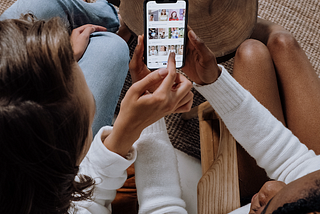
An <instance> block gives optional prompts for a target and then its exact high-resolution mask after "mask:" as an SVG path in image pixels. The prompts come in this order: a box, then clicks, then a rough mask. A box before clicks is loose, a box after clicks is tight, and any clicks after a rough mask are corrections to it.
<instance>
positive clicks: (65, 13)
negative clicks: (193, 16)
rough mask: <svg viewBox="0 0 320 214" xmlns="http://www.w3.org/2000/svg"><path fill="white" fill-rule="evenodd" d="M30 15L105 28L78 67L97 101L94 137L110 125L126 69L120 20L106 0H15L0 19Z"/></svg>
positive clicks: (126, 54) (95, 35) (126, 52)
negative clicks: (118, 31) (91, 1)
mask: <svg viewBox="0 0 320 214" xmlns="http://www.w3.org/2000/svg"><path fill="white" fill-rule="evenodd" d="M29 12H31V13H32V14H34V15H35V16H36V18H37V19H44V20H47V19H50V18H52V17H56V16H59V17H61V18H62V19H63V20H65V21H66V22H67V24H68V25H69V27H70V28H71V29H74V28H77V27H79V26H82V25H84V24H96V25H101V26H103V27H106V28H107V30H108V32H95V33H93V34H92V35H91V37H90V42H89V45H88V47H87V50H86V51H85V53H84V55H83V56H82V58H81V59H80V60H79V62H78V63H79V65H80V67H81V69H82V71H83V73H84V76H85V78H86V81H87V83H88V86H89V88H90V90H91V92H92V93H93V95H94V97H95V101H96V106H97V109H96V115H95V119H94V122H93V125H92V129H93V134H94V135H95V134H96V133H97V132H98V131H99V129H100V128H101V127H102V126H105V125H111V122H112V119H113V115H114V111H115V108H116V105H117V102H118V99H119V96H120V93H121V89H122V87H123V84H124V81H125V78H126V76H127V73H128V69H129V60H130V57H129V48H128V45H127V43H126V42H125V41H124V40H123V39H122V38H120V37H119V36H118V35H116V34H115V33H114V32H116V31H117V30H118V28H119V19H118V16H117V12H116V10H115V9H114V7H113V6H112V5H111V4H110V3H108V2H107V1H106V0H97V1H96V2H95V3H86V2H84V1H82V0H17V1H16V2H15V3H14V4H13V5H12V6H11V7H10V8H8V9H7V10H6V11H5V12H4V13H3V14H2V15H1V16H0V20H4V19H16V18H20V16H21V14H25V13H29Z"/></svg>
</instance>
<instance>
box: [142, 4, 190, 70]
mask: <svg viewBox="0 0 320 214" xmlns="http://www.w3.org/2000/svg"><path fill="white" fill-rule="evenodd" d="M187 14H188V1H187V0H145V1H144V35H145V37H144V38H145V39H144V47H145V51H144V60H145V64H146V65H147V67H148V68H149V69H158V68H162V67H167V63H168V56H169V54H170V53H171V52H174V53H175V54H176V57H175V59H176V68H181V67H183V66H184V63H185V52H186V51H185V47H186V41H187V34H186V29H187V20H188V18H187Z"/></svg>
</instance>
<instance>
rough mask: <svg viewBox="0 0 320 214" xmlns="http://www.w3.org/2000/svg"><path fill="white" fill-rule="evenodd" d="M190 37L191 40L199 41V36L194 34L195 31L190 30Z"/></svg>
mask: <svg viewBox="0 0 320 214" xmlns="http://www.w3.org/2000/svg"><path fill="white" fill-rule="evenodd" d="M190 36H191V39H192V40H197V38H198V37H197V35H196V34H195V33H194V31H193V30H190Z"/></svg>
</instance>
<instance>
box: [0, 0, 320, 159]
mask: <svg viewBox="0 0 320 214" xmlns="http://www.w3.org/2000/svg"><path fill="white" fill-rule="evenodd" d="M79 1H80V0H79ZM190 1H193V0H190ZM14 2H15V0H1V2H0V14H1V13H2V12H3V11H4V10H5V9H6V8H8V7H9V6H10V5H11V4H13V3H14ZM258 14H259V16H261V17H262V18H263V19H267V20H270V21H272V22H275V23H277V24H280V25H282V26H283V27H285V28H286V29H287V30H288V31H290V32H291V33H292V34H293V35H294V37H295V38H296V39H297V41H298V42H299V43H300V45H301V47H302V48H303V49H304V50H305V52H306V54H307V56H308V58H309V60H310V62H311V64H312V66H313V67H314V69H315V71H316V73H317V74H318V76H320V47H319V43H320V1H319V0H259V11H258ZM135 45H136V41H133V42H132V43H131V44H129V47H130V54H131V55H132V53H133V50H134V48H135ZM222 64H223V65H224V66H225V67H226V69H227V70H228V71H229V72H230V73H232V68H233V59H230V60H229V61H227V62H224V63H222ZM130 85H131V78H130V75H129V74H128V76H127V79H126V81H125V84H124V87H123V90H122V93H121V96H120V99H119V103H120V101H121V100H122V98H123V96H124V95H125V93H126V91H127V90H128V88H129V87H130ZM194 93H195V96H194V104H193V106H197V105H199V104H200V103H202V102H204V101H205V99H204V98H203V97H202V96H201V95H200V94H199V93H197V92H196V91H194ZM117 111H119V104H118V107H117V109H116V113H117ZM165 119H166V124H167V129H168V134H169V137H170V140H171V142H172V144H173V146H174V147H175V148H177V149H179V150H181V151H183V152H185V153H186V154H188V155H190V156H193V157H195V158H198V159H200V145H199V141H200V138H199V126H198V119H197V118H194V119H191V120H188V121H184V120H182V119H181V114H172V115H169V116H167V117H166V118H165Z"/></svg>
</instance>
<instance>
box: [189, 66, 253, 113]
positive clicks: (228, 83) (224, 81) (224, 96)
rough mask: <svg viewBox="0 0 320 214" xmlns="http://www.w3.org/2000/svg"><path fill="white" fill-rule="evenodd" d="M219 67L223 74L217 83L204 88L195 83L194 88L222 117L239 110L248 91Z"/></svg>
mask: <svg viewBox="0 0 320 214" xmlns="http://www.w3.org/2000/svg"><path fill="white" fill-rule="evenodd" d="M218 66H219V67H220V68H221V70H222V72H221V75H220V76H219V78H218V79H217V80H216V81H215V82H213V83H212V84H210V85H203V86H202V85H198V84H195V83H194V88H195V89H196V90H197V91H198V92H199V93H200V94H201V95H202V96H204V97H205V98H206V99H207V100H208V101H209V103H210V104H211V106H212V107H213V108H214V110H215V111H216V112H217V113H218V114H219V115H220V116H222V115H224V114H227V113H228V112H230V111H232V110H234V109H235V108H237V107H238V106H239V105H240V104H241V103H242V102H243V100H244V99H245V98H246V96H247V93H248V91H247V90H245V89H244V88H243V87H242V86H241V85H240V84H239V83H238V82H237V81H236V80H235V79H234V78H233V77H232V76H231V75H230V74H229V72H228V71H227V70H226V69H225V68H224V67H223V66H222V65H218Z"/></svg>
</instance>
